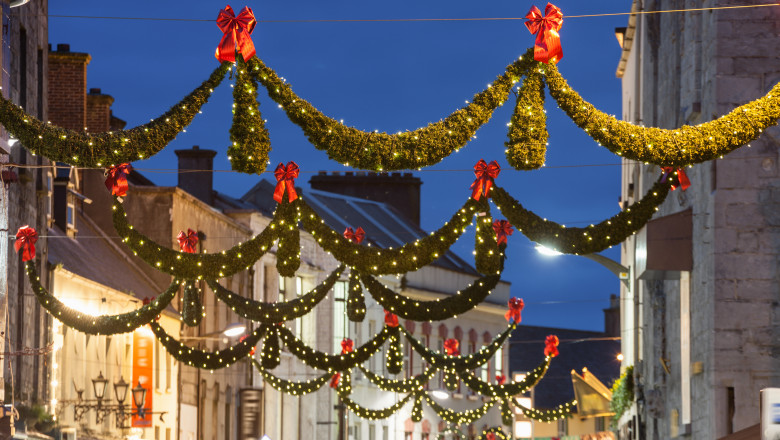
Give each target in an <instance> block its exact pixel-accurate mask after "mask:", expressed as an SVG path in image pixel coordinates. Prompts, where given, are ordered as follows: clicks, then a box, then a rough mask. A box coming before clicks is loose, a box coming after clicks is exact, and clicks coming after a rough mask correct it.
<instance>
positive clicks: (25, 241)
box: [14, 225, 38, 261]
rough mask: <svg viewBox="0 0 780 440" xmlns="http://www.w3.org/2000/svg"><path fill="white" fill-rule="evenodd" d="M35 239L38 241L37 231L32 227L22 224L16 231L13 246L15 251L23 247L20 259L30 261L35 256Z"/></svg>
mask: <svg viewBox="0 0 780 440" xmlns="http://www.w3.org/2000/svg"><path fill="white" fill-rule="evenodd" d="M36 241H38V233H37V232H35V229H34V228H31V227H29V226H27V225H24V226H22V227H21V228H19V231H17V232H16V242H15V243H14V247H15V248H16V252H19V249H23V250H22V261H30V260H32V259H33V258H35V242H36Z"/></svg>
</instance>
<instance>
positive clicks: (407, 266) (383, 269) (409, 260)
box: [294, 197, 479, 275]
mask: <svg viewBox="0 0 780 440" xmlns="http://www.w3.org/2000/svg"><path fill="white" fill-rule="evenodd" d="M299 200H300V202H299ZM294 203H300V208H301V222H302V223H303V227H304V229H306V230H307V231H309V232H310V233H311V234H312V236H314V238H315V239H317V243H318V244H319V245H320V247H322V249H324V250H325V251H327V252H330V253H331V254H333V256H334V257H335V258H336V259H337V260H339V261H340V262H342V263H344V264H346V265H348V266H351V267H353V268H354V269H356V270H357V271H359V272H361V273H370V274H373V275H390V274H399V273H406V272H413V271H415V270H418V269H420V268H421V267H423V266H427V265H428V264H430V263H431V262H433V261H434V260H436V259H437V258H439V257H440V256H442V255H444V253H445V252H447V249H449V248H450V246H452V244H453V243H455V241H457V239H458V238H459V237H460V236H461V235H462V234H463V233H464V232H465V230H466V227H467V226H469V225H470V224H471V221H472V218H473V217H474V214H475V213H476V212H477V211H478V204H479V202H477V201H476V200H474V199H472V198H469V199H468V201H466V203H464V204H463V207H462V208H461V209H460V210H459V211H458V212H456V213H455V214H453V216H452V218H450V220H449V221H448V222H446V223H445V224H444V226H442V227H441V228H439V229H438V230H437V231H435V232H432V233H431V234H430V235H428V236H427V237H424V238H421V239H418V240H415V241H414V242H410V243H406V244H405V245H403V246H401V247H400V248H397V249H393V248H389V249H376V248H372V247H368V246H362V245H359V244H356V243H353V242H351V241H349V240H347V239H346V238H344V236H343V235H342V233H340V232H336V231H334V230H333V229H331V228H330V227H329V226H328V225H326V224H325V220H323V219H322V218H320V216H319V215H317V213H316V212H314V210H313V209H311V208H310V207H309V206H308V205H307V204H306V203H305V202H304V201H303V200H302V197H299V198H298V199H296V201H295V202H294Z"/></svg>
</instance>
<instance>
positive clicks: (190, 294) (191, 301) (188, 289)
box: [181, 280, 205, 327]
mask: <svg viewBox="0 0 780 440" xmlns="http://www.w3.org/2000/svg"><path fill="white" fill-rule="evenodd" d="M200 294H201V291H200V287H198V285H197V284H196V281H193V280H187V281H185V282H184V295H183V301H182V307H181V309H182V310H181V320H182V322H184V323H185V324H187V325H188V326H190V327H195V326H197V325H199V324H200V321H201V320H202V319H203V314H204V313H205V312H204V309H203V301H201V299H200V298H201V297H200Z"/></svg>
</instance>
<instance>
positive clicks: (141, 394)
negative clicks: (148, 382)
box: [133, 380, 146, 419]
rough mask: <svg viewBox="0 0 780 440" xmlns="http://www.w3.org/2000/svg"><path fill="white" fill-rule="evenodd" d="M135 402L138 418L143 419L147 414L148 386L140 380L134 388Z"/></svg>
mask: <svg viewBox="0 0 780 440" xmlns="http://www.w3.org/2000/svg"><path fill="white" fill-rule="evenodd" d="M133 403H134V404H135V407H136V411H137V413H138V418H140V419H143V418H144V417H145V416H146V414H145V412H146V411H145V408H144V404H145V403H146V388H144V387H143V386H142V385H141V381H140V380H139V381H138V385H137V386H136V387H135V388H133Z"/></svg>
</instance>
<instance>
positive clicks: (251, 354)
mask: <svg viewBox="0 0 780 440" xmlns="http://www.w3.org/2000/svg"><path fill="white" fill-rule="evenodd" d="M248 337H249V335H244V336H241V339H239V340H238V342H244V339H246V338H248ZM254 355H255V347H252V349H251V350H249V356H254Z"/></svg>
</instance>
